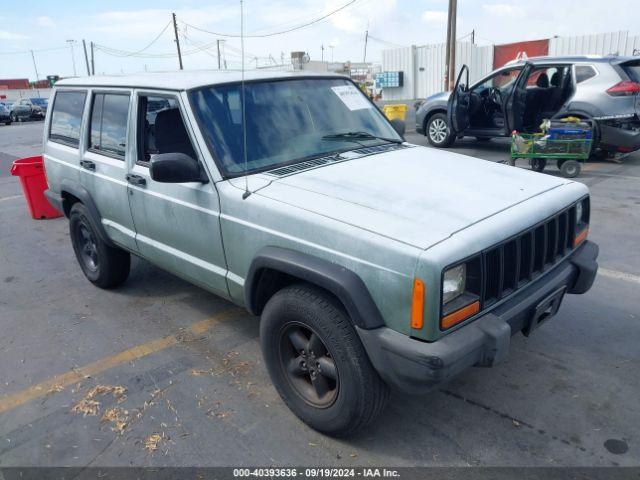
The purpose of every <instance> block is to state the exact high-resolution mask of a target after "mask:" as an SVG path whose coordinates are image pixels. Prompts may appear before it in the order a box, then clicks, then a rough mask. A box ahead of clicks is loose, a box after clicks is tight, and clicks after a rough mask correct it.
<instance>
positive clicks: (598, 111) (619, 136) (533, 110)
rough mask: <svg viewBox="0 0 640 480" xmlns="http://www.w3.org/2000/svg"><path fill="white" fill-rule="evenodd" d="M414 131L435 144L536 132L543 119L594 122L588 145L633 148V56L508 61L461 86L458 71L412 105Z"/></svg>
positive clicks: (638, 125) (637, 72)
mask: <svg viewBox="0 0 640 480" xmlns="http://www.w3.org/2000/svg"><path fill="white" fill-rule="evenodd" d="M415 107H416V130H417V131H418V132H419V133H422V134H423V135H426V136H427V139H428V140H429V143H431V145H433V146H436V147H448V146H451V145H452V144H453V142H454V141H455V139H456V138H458V137H462V136H473V137H477V138H478V139H479V140H488V139H490V138H493V137H505V136H509V135H510V134H511V132H512V131H513V130H518V131H522V132H537V131H538V129H539V126H540V124H541V122H542V120H543V119H547V118H561V117H566V116H569V115H571V116H576V117H579V118H584V119H590V120H594V121H595V129H596V131H595V138H594V147H595V148H599V149H601V150H603V151H605V152H611V153H618V154H626V153H629V152H633V151H635V150H638V149H640V58H638V57H616V56H607V57H595V56H593V57H592V56H584V57H535V58H530V59H528V60H526V61H518V62H512V63H508V64H507V65H505V66H504V67H502V68H500V69H498V70H496V71H494V72H492V73H490V74H489V75H487V76H486V77H485V78H483V79H481V80H479V81H477V82H475V83H473V84H472V85H469V70H468V68H467V67H466V66H464V67H463V68H462V70H461V71H460V73H459V75H458V78H457V82H456V84H455V88H454V93H453V95H450V94H449V92H443V93H438V94H436V95H433V96H431V97H428V98H427V99H426V100H424V101H419V102H416V104H415Z"/></svg>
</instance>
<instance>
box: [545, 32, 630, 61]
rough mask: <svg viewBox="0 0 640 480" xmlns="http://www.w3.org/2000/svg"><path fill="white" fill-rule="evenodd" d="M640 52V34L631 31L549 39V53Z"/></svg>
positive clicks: (615, 53)
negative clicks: (632, 34) (633, 33)
mask: <svg viewBox="0 0 640 480" xmlns="http://www.w3.org/2000/svg"><path fill="white" fill-rule="evenodd" d="M634 51H635V54H636V55H638V54H640V35H636V36H631V35H629V32H626V31H621V32H610V33H598V34H594V35H581V36H577V37H556V38H552V39H550V40H549V55H629V56H631V55H633V54H634Z"/></svg>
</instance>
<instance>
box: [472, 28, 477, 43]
mask: <svg viewBox="0 0 640 480" xmlns="http://www.w3.org/2000/svg"><path fill="white" fill-rule="evenodd" d="M475 44H476V29H475V28H474V29H473V30H471V45H475Z"/></svg>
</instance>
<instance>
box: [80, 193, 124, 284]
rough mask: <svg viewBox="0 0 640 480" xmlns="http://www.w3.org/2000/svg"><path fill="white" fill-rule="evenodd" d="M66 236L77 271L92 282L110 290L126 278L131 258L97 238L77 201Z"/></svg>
mask: <svg viewBox="0 0 640 480" xmlns="http://www.w3.org/2000/svg"><path fill="white" fill-rule="evenodd" d="M69 234H70V236H71V244H72V245H73V251H74V252H75V254H76V258H77V259H78V263H79V264H80V268H82V272H83V273H84V275H85V276H86V277H87V279H88V280H89V281H90V282H91V283H93V284H94V285H96V286H97V287H100V288H113V287H116V286H118V285H120V284H121V283H122V282H124V281H125V280H126V279H127V277H128V276H129V269H130V265H131V255H130V254H129V252H125V251H124V250H122V249H120V248H117V247H116V248H114V247H110V246H109V245H107V244H106V243H105V242H104V241H103V240H102V239H101V238H100V235H99V234H98V229H97V228H96V226H95V224H94V221H93V219H92V217H91V215H90V214H89V211H88V210H87V207H85V206H84V205H83V204H82V203H80V202H78V203H74V204H73V206H72V207H71V210H70V212H69Z"/></svg>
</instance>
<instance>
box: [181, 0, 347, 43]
mask: <svg viewBox="0 0 640 480" xmlns="http://www.w3.org/2000/svg"><path fill="white" fill-rule="evenodd" d="M357 1H359V0H351V1H349V2H347V3H345V4H344V5H342V6H341V7H338V8H336V9H335V10H332V11H331V12H329V13H327V14H325V15H323V16H321V17H318V18H316V19H314V20H311V21H310V22H307V23H303V24H302V25H297V26H295V27H291V28H288V29H286V30H282V31H280V32H272V33H264V34H261V35H244V38H265V37H274V36H276V35H283V34H285V33H290V32H294V31H296V30H300V29H302V28H305V27H309V26H311V25H313V24H315V23H318V22H321V21H322V20H325V19H326V18H329V17H330V16H331V15H334V14H336V13H338V12H340V11H341V10H344V9H345V8H347V7H349V6H351V5H353V4H354V3H356V2H357ZM182 23H184V24H185V25H186V26H188V27H191V28H193V29H195V30H198V31H200V32H203V33H209V34H211V35H217V36H219V37H231V38H240V37H241V36H240V35H237V34H231V33H220V32H213V31H211V30H206V29H204V28H200V27H196V26H195V25H191V24H190V23H187V22H184V21H182Z"/></svg>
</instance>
